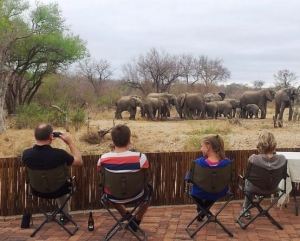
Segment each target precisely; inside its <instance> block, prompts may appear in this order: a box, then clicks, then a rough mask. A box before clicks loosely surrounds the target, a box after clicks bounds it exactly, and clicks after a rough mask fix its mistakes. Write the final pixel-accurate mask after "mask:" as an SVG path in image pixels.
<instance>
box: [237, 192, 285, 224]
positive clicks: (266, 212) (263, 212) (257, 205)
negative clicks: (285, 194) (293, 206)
mask: <svg viewBox="0 0 300 241" xmlns="http://www.w3.org/2000/svg"><path fill="white" fill-rule="evenodd" d="M279 198H280V197H278V198H276V199H275V200H273V201H272V203H271V204H270V206H269V207H268V208H267V209H263V207H262V206H261V205H260V203H261V201H262V200H263V199H264V197H260V198H259V199H258V201H257V202H252V203H251V205H250V206H249V207H248V208H246V209H245V210H244V212H242V213H241V214H240V216H239V217H238V218H237V220H236V222H237V223H238V224H239V225H240V226H241V228H242V229H246V228H247V227H248V226H249V225H250V224H251V223H252V222H253V221H254V220H255V219H257V218H258V217H259V216H262V215H263V216H266V217H267V218H268V219H269V220H270V221H271V222H272V224H273V225H275V226H276V227H277V228H279V229H280V230H282V229H283V227H282V226H281V225H280V224H279V223H278V222H277V221H276V220H275V219H274V218H273V217H272V216H271V215H270V213H269V210H270V209H271V208H272V207H273V206H274V205H275V204H276V203H277V201H278V199H279ZM254 207H255V208H256V209H257V210H258V213H257V214H256V215H255V216H254V217H252V218H251V219H250V220H249V221H248V222H247V223H243V222H242V221H241V218H242V217H243V216H244V214H245V213H246V212H247V211H249V210H250V209H251V208H254Z"/></svg>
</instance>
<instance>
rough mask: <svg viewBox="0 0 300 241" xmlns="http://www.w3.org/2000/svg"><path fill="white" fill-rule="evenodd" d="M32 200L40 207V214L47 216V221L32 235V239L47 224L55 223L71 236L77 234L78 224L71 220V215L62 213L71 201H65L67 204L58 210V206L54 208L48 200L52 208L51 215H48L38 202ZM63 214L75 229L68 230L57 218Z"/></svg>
mask: <svg viewBox="0 0 300 241" xmlns="http://www.w3.org/2000/svg"><path fill="white" fill-rule="evenodd" d="M30 199H31V201H32V202H33V203H34V204H35V205H36V206H37V207H38V209H39V210H40V212H41V213H42V214H43V215H44V216H45V220H44V221H43V222H42V223H41V224H40V225H39V226H38V227H37V228H36V229H35V230H34V231H33V232H32V234H31V235H30V237H34V236H35V235H36V233H37V232H38V231H39V230H40V229H41V228H42V227H43V226H44V225H45V224H46V223H49V222H55V223H57V224H58V225H59V226H61V227H62V228H63V229H64V230H65V231H66V232H67V233H68V234H69V235H70V236H73V235H74V234H75V233H76V232H77V230H78V226H77V223H75V222H74V221H73V219H72V218H71V216H70V215H69V214H67V213H65V212H63V211H62V209H63V207H64V205H65V204H66V203H67V201H68V200H69V199H67V200H66V201H65V203H64V204H63V205H62V206H61V207H60V208H58V207H56V206H53V205H52V204H51V202H50V201H49V200H46V201H47V202H48V203H49V204H50V206H51V207H52V210H53V211H52V213H51V214H47V213H46V212H45V211H44V210H43V209H42V208H41V207H40V206H39V205H38V204H37V202H36V201H35V200H34V199H33V198H32V197H31V198H30ZM59 213H60V214H62V215H65V216H66V217H67V218H68V219H69V221H70V222H71V223H72V224H73V225H74V229H73V230H72V231H71V230H70V229H68V228H67V227H65V225H63V224H62V223H61V222H60V221H59V220H58V219H57V218H56V216H57V215H58V214H59Z"/></svg>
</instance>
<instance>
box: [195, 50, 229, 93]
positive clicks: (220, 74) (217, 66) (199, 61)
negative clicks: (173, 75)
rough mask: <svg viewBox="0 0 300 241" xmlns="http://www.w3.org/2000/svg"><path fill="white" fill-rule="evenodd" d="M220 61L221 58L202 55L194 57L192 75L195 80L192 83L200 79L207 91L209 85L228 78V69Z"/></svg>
mask: <svg viewBox="0 0 300 241" xmlns="http://www.w3.org/2000/svg"><path fill="white" fill-rule="evenodd" d="M222 63H223V60H221V59H215V60H210V59H208V57H207V56H203V55H202V56H199V57H198V58H195V59H194V61H193V69H194V73H193V77H194V79H195V80H194V82H193V83H192V84H194V83H196V82H198V81H200V82H202V83H204V85H205V86H206V91H207V92H208V87H209V86H210V85H212V84H217V83H219V82H220V81H226V80H227V79H229V78H230V71H229V70H228V69H227V68H225V67H223V65H222Z"/></svg>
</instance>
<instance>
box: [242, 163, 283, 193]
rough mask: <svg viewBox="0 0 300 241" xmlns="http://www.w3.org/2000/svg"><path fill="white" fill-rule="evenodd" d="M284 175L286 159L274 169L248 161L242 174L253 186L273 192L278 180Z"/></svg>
mask: <svg viewBox="0 0 300 241" xmlns="http://www.w3.org/2000/svg"><path fill="white" fill-rule="evenodd" d="M286 177H287V161H286V162H285V164H284V165H283V166H281V167H280V168H277V169H274V170H268V169H266V168H263V167H260V166H257V165H255V164H253V163H251V162H249V163H248V165H247V169H246V174H245V176H244V178H245V179H246V180H248V181H249V182H251V183H252V184H253V185H254V186H255V187H257V188H259V189H261V190H264V191H270V192H275V191H276V188H277V187H278V184H279V183H280V181H281V180H282V179H286Z"/></svg>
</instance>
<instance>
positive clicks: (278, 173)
mask: <svg viewBox="0 0 300 241" xmlns="http://www.w3.org/2000/svg"><path fill="white" fill-rule="evenodd" d="M239 177H240V178H241V180H242V185H239V188H240V189H241V190H242V192H243V194H244V195H245V196H246V197H247V198H248V199H249V201H250V205H249V206H248V207H245V209H244V211H243V212H242V213H240V215H239V217H238V218H237V223H238V224H239V225H240V226H241V227H242V228H243V229H246V228H247V227H248V226H249V224H251V223H252V222H253V221H254V220H255V219H257V218H258V217H260V216H265V217H267V218H268V219H269V220H270V221H271V222H272V224H274V225H275V226H277V227H278V228H279V229H281V230H282V229H283V227H282V226H281V225H280V224H279V223H278V222H277V221H276V220H275V219H274V218H273V217H272V216H271V214H270V213H269V210H270V209H271V208H272V207H273V206H274V205H275V204H276V203H277V202H278V200H279V199H280V198H281V197H282V196H283V195H284V194H285V193H286V178H287V161H286V163H285V164H284V165H283V166H282V167H280V168H278V169H276V170H267V169H265V168H262V167H260V166H257V165H255V164H253V163H251V162H249V163H248V165H247V169H246V174H245V176H241V175H239ZM282 179H283V180H284V185H283V186H284V188H283V189H282V188H279V187H278V185H279V183H280V181H281V180H282ZM247 180H248V181H249V182H251V183H252V184H253V185H254V186H255V187H257V188H259V189H261V190H264V193H258V192H252V194H253V195H249V193H247V190H246V188H245V184H246V181H247ZM277 193H278V194H277ZM272 194H276V195H277V196H276V195H274V196H275V198H274V199H273V200H271V204H270V205H269V206H266V207H265V208H264V207H263V206H262V205H261V202H262V201H263V200H264V199H265V198H266V197H270V196H271V195H272ZM254 195H256V197H257V199H256V200H254V199H252V198H253V196H254ZM251 208H256V209H257V210H258V213H257V214H256V215H254V216H253V217H252V218H251V219H249V220H248V221H247V222H245V221H244V222H243V221H242V218H243V217H244V214H245V213H246V212H248V211H249V210H250V209H251Z"/></svg>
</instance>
